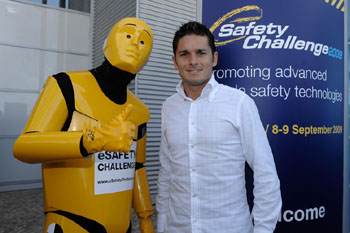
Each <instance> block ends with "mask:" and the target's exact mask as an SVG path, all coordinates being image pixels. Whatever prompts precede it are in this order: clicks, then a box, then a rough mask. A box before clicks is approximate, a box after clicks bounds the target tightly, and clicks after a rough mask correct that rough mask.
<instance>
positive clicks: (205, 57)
mask: <svg viewBox="0 0 350 233" xmlns="http://www.w3.org/2000/svg"><path fill="white" fill-rule="evenodd" d="M217 58H218V55H217V52H215V53H214V55H213V53H212V51H211V48H210V47H209V44H208V38H207V37H206V36H199V35H187V36H184V37H182V38H181V39H180V40H179V43H178V46H177V49H176V54H175V56H174V57H173V62H174V65H175V68H176V69H177V70H179V74H180V76H181V78H182V81H183V84H184V86H185V88H186V86H199V87H204V86H205V85H206V84H207V82H208V81H209V79H210V77H211V74H212V71H213V67H214V66H216V64H217Z"/></svg>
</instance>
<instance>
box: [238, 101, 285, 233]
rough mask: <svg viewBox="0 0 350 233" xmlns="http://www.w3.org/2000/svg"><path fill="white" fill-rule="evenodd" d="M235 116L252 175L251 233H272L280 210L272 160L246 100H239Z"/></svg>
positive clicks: (253, 108) (252, 106)
mask: <svg viewBox="0 0 350 233" xmlns="http://www.w3.org/2000/svg"><path fill="white" fill-rule="evenodd" d="M238 114H239V116H238V117H239V118H238V119H239V125H240V135H241V140H242V148H243V152H244V154H245V156H246V160H247V162H248V164H249V166H250V167H251V168H252V170H253V172H254V189H253V194H254V206H253V210H252V216H253V220H254V233H272V232H273V231H274V229H275V227H276V223H277V220H278V218H279V215H280V211H281V207H282V199H281V192H280V182H279V179H278V176H277V171H276V167H275V162H274V158H273V155H272V151H271V148H270V145H269V142H268V139H267V136H266V133H265V130H264V127H263V125H262V122H261V120H260V116H259V113H258V109H257V107H256V105H255V103H254V101H253V100H252V99H251V98H250V97H249V96H244V97H243V98H242V101H241V104H240V109H239V112H238Z"/></svg>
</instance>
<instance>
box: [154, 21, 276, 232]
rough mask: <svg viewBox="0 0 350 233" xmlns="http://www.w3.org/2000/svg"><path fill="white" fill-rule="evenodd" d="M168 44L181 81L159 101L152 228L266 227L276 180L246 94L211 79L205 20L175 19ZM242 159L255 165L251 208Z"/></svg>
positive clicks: (213, 60) (271, 224)
mask: <svg viewBox="0 0 350 233" xmlns="http://www.w3.org/2000/svg"><path fill="white" fill-rule="evenodd" d="M173 51H174V56H173V62H174V65H175V68H176V69H177V70H178V71H179V74H180V76H181V79H182V81H181V82H180V83H179V85H178V86H177V93H176V94H174V95H173V96H171V97H169V98H168V99H167V100H166V101H165V102H164V104H163V108H162V140H161V146H160V155H159V157H160V164H161V166H160V172H159V180H158V196H157V203H156V204H157V212H158V220H157V221H158V229H157V230H158V232H166V233H178V232H193V233H196V232H198V233H216V232H220V233H225V232H227V233H251V232H254V233H272V232H273V230H274V228H275V225H276V222H277V219H278V217H279V214H280V209H281V203H282V202H281V195H280V184H279V179H278V177H277V173H276V168H275V164H274V159H273V156H272V153H271V149H270V146H269V143H268V141H267V137H266V134H265V131H264V129H263V126H262V123H261V121H260V118H259V114H258V111H257V108H256V106H255V104H254V102H253V100H252V99H251V98H250V97H248V96H247V95H246V94H244V93H243V92H241V91H239V90H237V89H234V88H231V87H228V86H225V85H222V84H218V83H217V82H216V80H215V79H214V77H213V75H212V69H213V67H214V66H215V65H216V64H217V61H218V53H217V52H216V49H215V44H214V37H213V35H212V34H211V32H210V31H209V30H208V28H207V27H205V26H204V25H202V24H200V23H197V22H189V23H187V24H184V25H183V26H181V27H180V29H179V30H178V31H177V32H176V33H175V36H174V40H173ZM245 162H248V164H249V165H250V167H251V168H252V170H253V171H254V197H255V198H254V207H253V210H252V213H250V211H249V207H248V204H247V197H246V188H245V174H244V171H245Z"/></svg>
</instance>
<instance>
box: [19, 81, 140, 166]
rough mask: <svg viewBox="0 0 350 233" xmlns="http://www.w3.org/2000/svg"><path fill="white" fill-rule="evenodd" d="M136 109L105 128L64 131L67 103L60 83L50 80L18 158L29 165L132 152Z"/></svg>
mask: <svg viewBox="0 0 350 233" xmlns="http://www.w3.org/2000/svg"><path fill="white" fill-rule="evenodd" d="M132 109H133V106H132V105H129V106H127V108H126V109H125V111H123V112H122V113H121V114H120V115H117V116H116V117H114V118H113V119H112V121H111V122H110V123H108V124H105V125H103V126H101V127H99V126H95V127H89V124H87V127H86V128H85V129H84V130H82V129H81V130H80V131H77V132H73V131H65V132H62V131H61V129H62V127H63V125H64V124H65V122H66V120H67V117H68V110H67V107H66V102H65V99H64V97H63V95H62V93H61V90H60V88H59V87H58V84H57V82H56V81H55V80H54V79H53V78H52V77H49V79H48V81H47V83H46V84H45V87H44V89H43V91H42V93H41V95H40V97H39V99H38V101H37V103H36V105H35V107H34V109H33V112H32V114H31V116H30V118H29V120H28V122H27V125H26V126H25V128H24V130H23V134H22V135H21V136H20V137H19V138H18V139H17V140H16V142H15V144H14V148H13V154H14V156H15V157H16V158H17V159H19V160H21V161H23V162H27V163H40V162H44V161H58V160H66V159H76V158H82V156H83V155H87V154H90V153H94V152H97V151H102V150H108V151H113V152H118V151H119V152H126V153H127V152H129V150H130V145H131V144H132V138H133V137H134V131H135V126H134V125H133V124H132V123H131V122H129V121H127V118H128V116H129V115H130V113H131V112H132Z"/></svg>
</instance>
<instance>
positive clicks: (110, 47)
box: [103, 18, 153, 74]
mask: <svg viewBox="0 0 350 233" xmlns="http://www.w3.org/2000/svg"><path fill="white" fill-rule="evenodd" d="M152 42H153V33H152V30H151V28H150V27H149V26H148V25H147V24H146V23H145V22H143V21H142V20H140V19H137V18H124V19H121V20H120V21H118V22H117V23H116V24H115V25H114V26H113V28H112V29H111V31H110V32H109V35H108V38H107V39H106V42H105V46H104V48H103V53H104V55H105V57H106V58H107V60H108V62H109V63H111V64H112V65H113V66H114V67H117V68H119V69H121V70H124V71H127V72H129V73H132V74H136V73H137V72H139V71H140V70H141V69H142V67H143V66H144V65H145V64H146V63H147V61H148V58H149V55H150V53H151V50H152Z"/></svg>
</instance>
